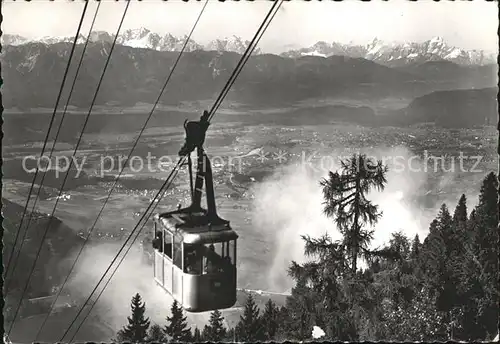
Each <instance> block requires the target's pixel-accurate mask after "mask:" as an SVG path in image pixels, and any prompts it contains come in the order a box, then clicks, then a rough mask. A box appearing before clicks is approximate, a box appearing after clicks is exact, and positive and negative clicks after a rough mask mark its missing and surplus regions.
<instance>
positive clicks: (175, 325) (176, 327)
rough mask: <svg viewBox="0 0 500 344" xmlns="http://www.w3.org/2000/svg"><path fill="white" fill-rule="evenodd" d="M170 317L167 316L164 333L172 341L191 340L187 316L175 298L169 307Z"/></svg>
mask: <svg viewBox="0 0 500 344" xmlns="http://www.w3.org/2000/svg"><path fill="white" fill-rule="evenodd" d="M170 312H171V314H172V316H171V317H167V323H168V324H167V325H166V326H165V330H164V331H165V333H166V334H167V335H168V336H169V337H170V338H171V340H172V341H174V342H188V341H190V340H191V328H189V327H188V325H187V317H186V316H184V311H183V310H182V307H181V306H180V305H179V303H178V302H177V300H174V302H173V304H172V307H171V308H170Z"/></svg>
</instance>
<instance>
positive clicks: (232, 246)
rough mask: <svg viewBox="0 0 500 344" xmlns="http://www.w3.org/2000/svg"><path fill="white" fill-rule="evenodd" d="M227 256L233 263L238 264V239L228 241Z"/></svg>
mask: <svg viewBox="0 0 500 344" xmlns="http://www.w3.org/2000/svg"><path fill="white" fill-rule="evenodd" d="M226 252H227V254H226V257H228V258H229V262H230V263H231V264H232V265H236V240H229V241H228V242H227V243H226Z"/></svg>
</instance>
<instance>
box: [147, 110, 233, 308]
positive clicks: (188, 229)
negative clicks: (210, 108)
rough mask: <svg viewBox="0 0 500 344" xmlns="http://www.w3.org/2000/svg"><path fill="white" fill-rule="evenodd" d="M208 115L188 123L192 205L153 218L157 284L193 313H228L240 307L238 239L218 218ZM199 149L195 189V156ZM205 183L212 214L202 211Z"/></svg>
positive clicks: (185, 152)
mask: <svg viewBox="0 0 500 344" xmlns="http://www.w3.org/2000/svg"><path fill="white" fill-rule="evenodd" d="M207 118H208V113H207V112H206V111H205V112H204V114H203V116H202V117H201V120H200V121H196V122H195V121H191V122H187V121H186V122H185V123H184V128H185V130H186V143H185V145H184V146H183V147H182V148H181V150H180V151H179V155H187V156H188V160H187V165H188V168H189V179H190V187H191V200H192V203H191V205H190V206H189V207H187V208H181V207H180V206H179V208H178V209H177V210H175V211H170V212H166V213H161V214H155V216H154V239H153V242H152V244H153V248H154V262H153V266H154V268H153V270H154V279H155V281H156V283H157V284H158V285H160V286H161V287H162V288H163V289H164V290H166V291H167V292H168V293H169V294H170V295H171V296H172V297H173V298H174V299H175V300H177V301H178V302H179V303H180V304H181V305H182V307H183V308H184V309H185V310H186V311H188V312H205V311H212V310H215V309H225V308H230V307H232V306H234V304H235V303H236V241H237V239H238V235H237V234H236V232H235V231H234V230H233V229H231V226H230V223H229V221H227V220H224V219H222V218H220V217H219V216H218V215H217V211H216V206H215V196H214V187H213V178H212V168H211V164H210V160H209V159H208V157H207V156H206V154H205V152H204V150H203V147H202V146H203V142H204V140H205V132H206V129H207V128H208V120H207ZM195 148H196V149H197V157H198V159H197V160H198V163H197V171H196V179H195V186H194V188H193V175H192V163H191V152H192V151H193V150H194V149H195ZM203 181H204V182H205V183H204V184H205V189H206V199H207V209H204V208H202V207H201V196H202V187H203Z"/></svg>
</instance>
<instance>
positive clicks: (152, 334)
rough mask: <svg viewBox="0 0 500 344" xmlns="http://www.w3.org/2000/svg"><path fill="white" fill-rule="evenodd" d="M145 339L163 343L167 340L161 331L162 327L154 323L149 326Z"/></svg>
mask: <svg viewBox="0 0 500 344" xmlns="http://www.w3.org/2000/svg"><path fill="white" fill-rule="evenodd" d="M147 341H148V342H155V343H165V342H166V341H167V337H166V336H165V332H163V329H162V328H161V326H160V325H158V324H154V325H153V326H151V327H150V328H149V333H148V339H147Z"/></svg>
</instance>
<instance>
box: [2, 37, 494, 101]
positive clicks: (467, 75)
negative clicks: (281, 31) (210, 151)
mask: <svg viewBox="0 0 500 344" xmlns="http://www.w3.org/2000/svg"><path fill="white" fill-rule="evenodd" d="M71 48H72V44H71V43H68V42H58V43H53V44H47V43H42V42H29V43H25V44H20V45H5V46H4V47H3V51H2V54H1V55H0V61H1V63H2V77H3V80H4V83H5V86H4V87H3V90H2V92H3V102H4V107H5V108H7V109H9V108H13V107H17V108H19V109H30V108H37V107H45V108H51V107H53V106H54V104H53V102H54V99H56V97H57V93H58V90H59V87H60V82H61V80H62V77H63V73H64V70H65V67H66V64H67V60H68V58H69V55H70V51H71ZM82 50H83V45H78V46H77V48H76V51H75V62H74V63H72V65H71V68H70V71H69V75H68V76H69V79H68V80H72V79H73V78H74V76H75V73H76V66H77V61H78V60H79V59H80V56H81V54H82ZM110 50H111V43H109V42H107V41H104V40H98V41H97V42H93V43H90V44H89V46H88V48H87V50H86V53H85V59H84V62H83V64H82V68H81V70H80V73H79V76H78V78H77V82H76V86H75V90H74V93H73V96H72V99H71V102H70V105H74V106H77V107H87V106H88V105H89V104H90V103H91V101H92V97H93V93H94V90H95V87H96V85H97V83H98V81H99V78H100V75H101V73H102V70H103V67H104V64H105V61H106V59H107V57H108V54H109V52H110ZM177 57H178V53H177V52H173V51H158V50H152V49H139V48H133V47H129V46H124V45H117V46H116V47H115V50H114V51H113V56H112V58H111V63H110V64H109V65H108V69H107V71H106V74H105V77H104V80H103V83H102V86H101V88H100V91H99V95H98V97H97V99H96V105H109V104H115V105H119V106H133V105H135V104H136V103H138V102H143V103H153V102H155V100H156V97H157V96H158V90H159V89H161V87H162V85H163V83H164V81H165V79H166V77H167V76H168V74H169V72H170V68H171V67H172V66H173V64H174V61H175V60H176V59H177ZM240 57H241V55H239V54H238V53H235V52H228V51H203V50H195V51H191V52H186V53H185V54H184V55H183V56H182V58H181V59H180V61H179V63H178V65H177V67H176V70H175V73H173V76H172V78H171V80H170V83H169V87H168V91H167V92H166V93H165V95H164V96H163V97H162V98H161V101H160V102H161V103H163V104H169V105H177V104H179V102H181V101H197V100H204V99H215V98H216V97H217V96H218V94H219V93H220V91H221V90H222V88H223V87H224V85H225V84H226V82H227V80H228V79H229V76H230V75H231V74H232V72H233V70H234V68H235V67H236V65H237V64H238V61H239V59H240ZM496 73H497V66H496V65H494V64H491V65H482V66H478V65H472V66H468V65H465V66H464V65H459V64H456V63H454V62H450V61H428V62H425V63H413V64H406V65H403V66H399V67H388V66H384V65H382V64H378V63H375V62H374V61H370V60H367V59H364V58H360V57H358V58H351V57H347V56H336V55H333V56H329V57H326V58H324V57H319V56H301V57H297V58H287V57H283V56H277V55H271V54H257V55H254V56H252V57H251V58H250V59H249V60H248V61H247V63H246V64H245V67H244V69H243V70H242V72H241V74H240V75H239V76H238V79H237V80H236V82H235V83H234V85H233V86H232V87H231V89H230V92H229V93H228V95H227V97H226V100H229V101H231V100H232V101H237V102H240V103H245V104H250V105H252V104H254V105H259V106H268V105H283V104H287V105H290V104H293V103H295V102H298V101H300V100H304V99H308V98H316V97H358V99H359V97H362V98H363V99H380V98H384V97H394V96H400V97H405V98H411V99H412V98H415V97H418V96H421V95H424V94H426V93H429V92H432V91H437V90H450V89H463V88H485V87H494V86H495V85H496V80H497V78H496ZM68 87H69V82H68ZM65 96H67V93H65V95H64V96H63V100H62V101H63V102H64V101H65V99H64V97H65ZM63 104H64V103H63Z"/></svg>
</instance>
